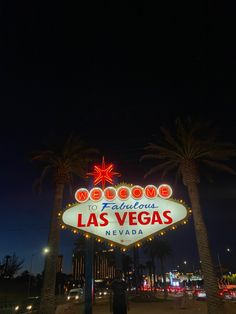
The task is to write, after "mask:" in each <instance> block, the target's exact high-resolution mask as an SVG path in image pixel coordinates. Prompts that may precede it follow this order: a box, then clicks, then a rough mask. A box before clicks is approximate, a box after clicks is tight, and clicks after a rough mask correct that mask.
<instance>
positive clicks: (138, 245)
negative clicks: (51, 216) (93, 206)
mask: <svg viewBox="0 0 236 314" xmlns="http://www.w3.org/2000/svg"><path fill="white" fill-rule="evenodd" d="M179 202H180V203H181V204H184V201H183V200H179ZM76 204H77V203H74V204H68V205H67V208H69V207H71V206H73V205H76ZM67 208H66V209H67ZM188 212H189V215H191V213H192V210H191V209H190V208H189V210H188ZM58 216H59V217H61V216H62V211H61V212H59V213H58ZM187 223H188V220H184V221H183V222H182V223H181V224H182V225H186V224H187ZM61 229H63V230H66V229H67V228H66V226H65V225H63V224H61ZM176 229H177V226H172V227H170V228H169V229H168V230H176ZM69 230H71V232H72V233H74V234H78V233H79V231H78V230H77V229H72V228H69ZM165 233H166V232H165V231H161V232H160V233H159V235H161V236H163V235H164V234H165ZM82 235H84V234H82ZM84 237H85V238H86V239H89V238H90V237H91V236H90V235H89V234H88V233H86V234H85V235H84ZM153 239H154V238H153V237H149V238H147V239H146V240H145V241H152V240H153ZM95 240H96V241H97V242H102V240H101V239H100V238H95ZM109 246H110V247H116V245H115V244H113V243H109ZM141 246H142V242H138V243H137V244H136V245H135V247H138V248H139V247H141ZM121 250H122V251H123V252H125V251H127V249H126V248H121Z"/></svg>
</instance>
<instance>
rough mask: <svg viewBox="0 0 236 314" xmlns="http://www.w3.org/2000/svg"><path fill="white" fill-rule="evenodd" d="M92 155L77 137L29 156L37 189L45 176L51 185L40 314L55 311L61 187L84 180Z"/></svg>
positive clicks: (48, 313)
mask: <svg viewBox="0 0 236 314" xmlns="http://www.w3.org/2000/svg"><path fill="white" fill-rule="evenodd" d="M96 153H97V150H95V149H92V148H88V147H87V146H86V145H85V143H84V142H83V141H82V140H81V139H80V138H76V137H74V136H69V137H68V138H67V139H66V140H65V142H64V143H63V144H62V145H60V146H55V147H53V148H51V149H45V150H42V151H38V152H35V153H33V154H32V161H37V162H40V164H41V166H42V172H41V176H40V178H39V179H38V181H37V182H38V185H39V187H41V183H42V181H43V179H44V178H45V176H46V175H47V174H49V173H50V174H51V176H52V179H53V183H54V205H53V208H52V212H51V222H50V229H49V236H48V247H49V250H50V251H49V253H48V254H47V256H46V259H45V267H44V279H43V288H42V299H41V304H40V314H53V313H54V312H55V283H56V263H57V258H58V253H59V234H60V224H59V221H58V213H59V211H60V210H61V208H62V201H63V193H64V188H65V186H66V185H69V186H71V184H72V181H73V178H74V176H78V177H81V178H84V177H85V174H86V171H87V164H88V162H89V161H91V159H92V157H93V156H94V154H96Z"/></svg>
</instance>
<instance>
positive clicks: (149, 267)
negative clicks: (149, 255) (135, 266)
mask: <svg viewBox="0 0 236 314" xmlns="http://www.w3.org/2000/svg"><path fill="white" fill-rule="evenodd" d="M146 267H147V269H148V275H149V278H150V288H151V291H152V290H153V285H152V274H153V267H154V266H153V261H152V260H148V261H146Z"/></svg>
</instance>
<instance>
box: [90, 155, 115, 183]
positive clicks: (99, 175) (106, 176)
mask: <svg viewBox="0 0 236 314" xmlns="http://www.w3.org/2000/svg"><path fill="white" fill-rule="evenodd" d="M93 169H94V171H93V172H89V173H87V175H88V176H93V177H94V181H93V184H94V185H98V184H99V183H101V184H102V189H104V188H105V184H106V182H108V183H110V184H113V176H115V175H116V176H120V174H119V173H118V172H114V171H113V170H114V165H113V164H109V165H106V163H105V159H104V157H102V164H101V166H94V168H93Z"/></svg>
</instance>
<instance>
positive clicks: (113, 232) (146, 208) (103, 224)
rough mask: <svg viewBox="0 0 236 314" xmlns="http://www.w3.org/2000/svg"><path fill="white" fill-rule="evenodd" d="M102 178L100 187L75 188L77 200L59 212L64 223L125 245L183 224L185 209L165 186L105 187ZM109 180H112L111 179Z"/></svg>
mask: <svg viewBox="0 0 236 314" xmlns="http://www.w3.org/2000/svg"><path fill="white" fill-rule="evenodd" d="M103 166H104V167H105V162H104V160H103ZM100 170H101V169H100ZM103 173H104V174H105V172H103ZM110 173H112V171H110ZM113 173H114V172H113ZM107 174H108V173H106V175H107ZM116 174H117V173H116ZM93 175H94V173H93ZM108 178H109V176H108ZM102 180H103V179H102V178H101V183H103V188H99V187H94V188H92V189H91V190H88V189H86V188H80V189H78V190H77V191H76V193H75V198H76V200H77V203H75V204H74V205H73V206H70V207H68V208H67V209H66V210H65V211H64V213H63V214H62V221H63V223H64V224H65V225H67V226H69V227H70V228H73V229H74V230H77V229H78V231H81V232H83V233H86V234H91V235H93V236H95V237H97V238H102V239H105V240H107V241H108V242H110V243H115V244H118V245H120V246H122V247H128V246H131V245H134V244H136V243H139V242H140V241H144V240H145V239H146V238H150V237H152V236H154V235H156V234H162V233H163V231H165V230H166V229H175V228H176V225H177V224H179V223H181V222H182V223H186V217H187V216H188V210H187V208H186V206H185V205H184V204H183V203H182V202H178V201H176V200H173V199H172V198H171V196H172V189H171V187H170V186H169V185H167V184H161V185H160V186H156V185H147V186H145V187H142V186H139V185H118V186H108V187H106V188H105V184H104V183H105V181H107V180H105V181H104V180H103V181H102ZM98 181H99V180H98ZM109 182H110V183H113V182H112V180H110V181H109Z"/></svg>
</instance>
